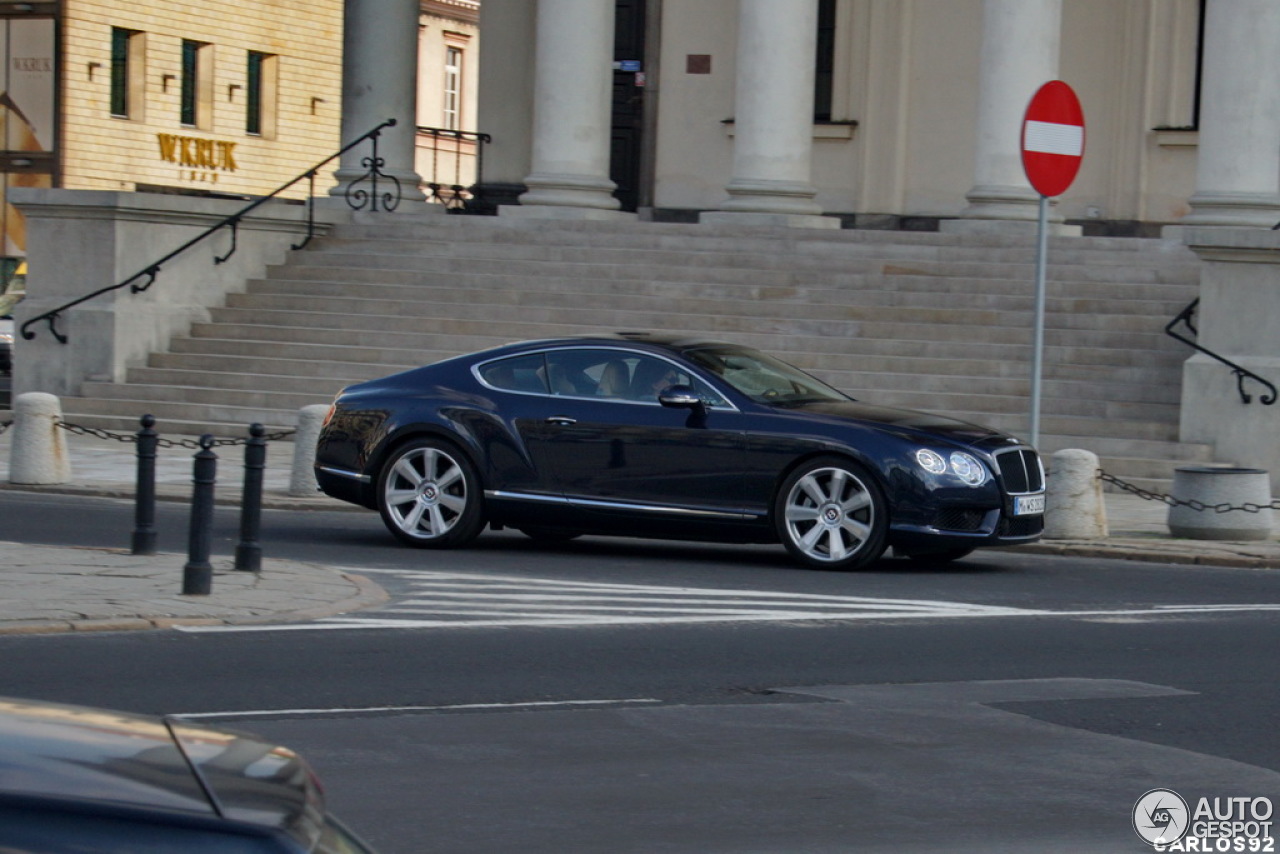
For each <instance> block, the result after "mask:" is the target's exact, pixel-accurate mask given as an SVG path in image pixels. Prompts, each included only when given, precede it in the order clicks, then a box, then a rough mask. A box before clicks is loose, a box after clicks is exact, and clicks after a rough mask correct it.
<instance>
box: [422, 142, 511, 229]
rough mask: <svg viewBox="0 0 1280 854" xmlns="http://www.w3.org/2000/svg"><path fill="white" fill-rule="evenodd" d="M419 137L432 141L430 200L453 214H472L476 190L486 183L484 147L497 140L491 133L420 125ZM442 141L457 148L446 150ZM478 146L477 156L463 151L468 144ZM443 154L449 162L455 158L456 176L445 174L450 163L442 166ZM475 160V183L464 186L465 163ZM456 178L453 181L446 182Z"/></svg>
mask: <svg viewBox="0 0 1280 854" xmlns="http://www.w3.org/2000/svg"><path fill="white" fill-rule="evenodd" d="M417 130H418V136H420V137H423V136H425V137H430V138H431V142H432V145H431V149H430V151H431V171H430V173H429V174H424V175H423V176H422V178H423V187H425V188H426V189H427V191H428V193H429V196H428V199H427V200H428V201H429V202H433V203H435V204H441V205H444V207H445V208H446V209H447V210H448V211H449V212H450V213H469V212H471V211H469V210H468V203H469V202H470V201H471V200H472V199H473V198H474V194H473V192H472V188H474V187H476V186H478V185H480V184H482V183H484V147H485V145H486V144H488V143H490V142H492V141H493V138H492V137H490V136H489V134H487V133H479V132H478V131H466V130H450V129H448V128H433V127H425V126H423V125H419V126H418V129H417ZM442 141H451V142H452V143H453V145H454V149H453V151H447V150H445V149H442V148H441V146H440V143H441V142H442ZM470 143H474V144H475V153H474V155H472V154H471V153H469V152H465V151H463V146H464V145H466V144H470ZM441 154H444V155H445V157H446V159H447V158H449V157H452V158H453V163H452V166H453V174H452V176H446V175H442V174H441V171H442V168H443V169H447V168H448V166H449V164H448V163H445V164H443V166H442V164H441V163H440V159H441ZM473 156H474V158H475V165H476V171H475V180H473V181H472V182H471V183H470V184H463V183H462V180H463V176H462V164H463V159H464V158H467V157H473ZM447 177H452V179H453V180H452V182H451V183H450V182H448V181H447V180H445V179H446V178H447Z"/></svg>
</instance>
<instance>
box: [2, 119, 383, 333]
mask: <svg viewBox="0 0 1280 854" xmlns="http://www.w3.org/2000/svg"><path fill="white" fill-rule="evenodd" d="M395 124H396V120H395V119H387V120H386V121H385V122H383V123H382V124H380V125H378V126H377V127H375V128H373V129H372V130H370V131H368V132H366V133H363V134H361V135H360V136H358V137H356V138H355V139H353V140H352V141H351V142H349V143H347V144H346V145H344V146H343V147H342V148H340V149H338V150H337V151H335V152H334V153H333V154H331V155H329V156H328V157H326V158H325V159H324V160H321V161H320V162H319V163H317V164H315V165H314V166H312V167H311V168H310V169H308V170H307V171H305V172H303V173H301V174H300V175H298V176H297V177H296V178H294V179H292V180H291V181H289V182H287V183H285V184H282V185H280V186H279V187H277V188H276V189H275V190H273V191H272V192H271V193H269V194H268V195H265V196H262V197H260V198H257V199H255V200H253V201H252V202H250V203H249V204H247V205H245V206H244V207H243V208H241V209H240V210H238V211H236V212H235V213H233V214H232V215H231V216H229V217H226V218H225V219H223V220H222V221H221V222H218V223H216V224H214V225H212V226H210V227H209V228H207V229H205V230H204V231H202V232H201V233H200V234H198V235H196V236H195V237H193V238H191V239H190V240H188V241H187V242H186V243H184V244H182V245H181V246H179V247H178V248H177V249H174V250H173V251H172V252H170V253H169V254H167V255H165V256H164V257H163V258H161V259H159V260H158V261H155V262H153V263H151V264H148V265H147V266H146V267H144V268H142V269H141V270H139V271H138V272H136V273H134V274H133V275H132V276H130V277H129V278H127V279H125V280H123V281H121V282H118V283H116V284H114V285H108V286H107V287H105V288H99V289H98V290H96V291H94V292H92V293H89V294H85V295H84V296H82V297H79V298H77V299H74V300H71V301H70V302H68V303H64V304H63V305H60V306H58V307H57V308H54V309H50V310H49V311H46V312H44V313H43V314H37V315H36V316H35V317H32V318H31V319H29V320H27V321H26V322H25V323H23V324H22V326H21V332H22V337H23V338H24V339H26V340H28V341H30V340H31V339H32V338H35V337H36V332H35V330H34V329H32V327H33V326H35V324H37V323H39V322H40V321H44V322H45V325H46V326H47V327H48V329H49V332H50V333H51V334H52V335H53V337H54V338H56V339H58V342H59V343H62V344H65V343H67V340H68V339H67V335H66V334H65V333H63V332H60V331H59V330H58V325H57V324H58V320H59V319H60V318H61V317H62V312H64V311H66V310H67V309H69V308H74V307H75V306H77V305H80V304H81V303H84V302H88V301H89V300H91V299H95V298H96V297H100V296H102V295H103V294H107V293H111V292H112V291H118V290H120V289H121V288H125V287H128V288H129V292H130V293H134V294H140V293H142V292H143V291H145V290H147V289H148V288H150V287H151V286H152V285H153V284H154V283H155V280H156V276H157V274H159V272H160V269H161V268H162V267H163V266H164V265H165V264H167V263H168V262H169V261H172V260H173V259H174V258H176V257H178V256H179V255H181V254H182V253H184V252H186V251H187V250H188V249H190V248H192V247H193V246H195V245H197V244H199V243H201V242H203V241H205V240H207V239H208V238H209V237H211V236H213V235H214V234H216V233H217V232H219V231H221V230H222V229H224V228H227V229H230V230H231V248H230V249H228V250H227V252H226V254H224V255H218V256H215V257H214V259H213V263H215V264H222V263H224V262H226V261H227V260H228V259H229V258H230V257H231V256H232V255H234V254H235V252H236V246H237V240H238V237H239V232H240V221H241V220H243V219H244V218H245V217H246V216H248V215H249V214H250V213H251V212H252V211H254V210H256V209H257V208H259V207H261V206H262V205H264V204H266V203H267V202H269V201H271V200H272V199H274V198H276V197H277V196H279V195H280V194H281V193H283V192H285V191H286V190H288V189H289V188H291V187H293V186H294V185H295V184H297V183H299V182H300V181H304V180H305V181H307V219H306V229H307V230H306V234H305V236H304V237H303V238H302V240H301V241H300V242H298V243H295V244H293V245H292V247H291V248H293V249H301V248H303V247H304V246H306V245H307V244H308V243H310V242H311V238H313V237H314V236H315V233H316V220H315V201H316V175H318V174H319V172H320V170H321V169H323V168H324V167H325V166H327V165H329V164H330V163H332V162H333V161H334V160H337V159H338V158H339V157H341V156H342V155H344V154H346V153H347V152H348V151H351V150H352V149H354V148H355V147H356V146H358V145H360V144H361V143H364V142H366V141H367V142H368V143H369V144H370V154H369V156H368V157H365V158H363V159H362V160H361V161H360V165H361V167H362V168H364V169H365V170H366V171H365V172H364V174H363V175H360V176H359V177H357V178H355V179H354V180H352V181H351V182H349V183H348V184H347V186H346V189H345V190H344V192H343V195H344V198H345V199H346V202H347V204H348V205H350V206H351V208H353V209H354V210H358V211H362V210H370V211H377V210H379V206H381V210H384V211H393V210H395V209H396V207H397V206H399V204H400V199H401V188H400V181H399V180H398V179H397V178H396V177H395V176H394V175H389V174H387V173H386V172H384V171H382V167H384V166H385V165H386V160H385V159H383V158H382V157H380V156H378V137H379V136H381V135H382V132H383V131H384V130H386V129H387V128H389V127H394V126H395ZM380 182H381V184H382V187H383V189H382V190H381V191H380V190H379V183H380ZM388 187H389V189H387V188H388ZM139 280H143V281H139Z"/></svg>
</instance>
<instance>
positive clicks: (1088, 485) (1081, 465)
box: [1044, 448, 1109, 540]
mask: <svg viewBox="0 0 1280 854" xmlns="http://www.w3.org/2000/svg"><path fill="white" fill-rule="evenodd" d="M1049 472H1050V473H1049V477H1048V480H1047V482H1046V484H1045V488H1046V494H1045V519H1044V538H1045V539H1047V540H1100V539H1103V538H1105V537H1106V536H1107V534H1108V533H1109V531H1108V527H1107V507H1106V503H1105V502H1104V501H1103V498H1102V481H1101V480H1099V479H1098V457H1097V455H1096V454H1093V453H1091V452H1089V451H1083V450H1079V449H1075V448H1071V449H1067V450H1064V451H1058V452H1057V453H1056V454H1054V455H1053V461H1052V463H1051V465H1050V469H1049Z"/></svg>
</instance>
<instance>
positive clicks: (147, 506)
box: [133, 415, 160, 555]
mask: <svg viewBox="0 0 1280 854" xmlns="http://www.w3.org/2000/svg"><path fill="white" fill-rule="evenodd" d="M141 423H142V429H141V430H139V431H138V436H137V446H138V483H137V489H136V491H135V494H134V501H135V502H136V504H135V506H134V511H133V553H134V554H136V555H153V554H155V553H156V445H157V444H159V441H160V435H159V434H158V433H156V431H155V429H153V428H154V427H155V426H156V419H155V417H154V416H151V415H144V416H142V419H141Z"/></svg>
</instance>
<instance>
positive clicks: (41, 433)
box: [9, 392, 71, 486]
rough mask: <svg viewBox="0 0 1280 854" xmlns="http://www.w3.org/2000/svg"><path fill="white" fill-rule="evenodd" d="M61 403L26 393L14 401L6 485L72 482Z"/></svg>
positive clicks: (43, 395)
mask: <svg viewBox="0 0 1280 854" xmlns="http://www.w3.org/2000/svg"><path fill="white" fill-rule="evenodd" d="M61 421H62V404H61V402H60V401H59V400H58V398H57V397H55V396H54V395H52V394H45V393H44V392H27V393H26V394H20V395H18V396H17V397H16V398H15V399H14V401H13V427H12V428H11V429H12V430H13V444H12V445H11V446H10V448H9V482H10V483H21V484H30V485H36V486H39V485H52V484H57V483H67V482H68V481H69V480H71V458H70V456H69V455H68V453H67V439H66V434H65V433H64V432H63V430H62V428H61V427H59V426H58V423H59V422H61Z"/></svg>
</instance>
